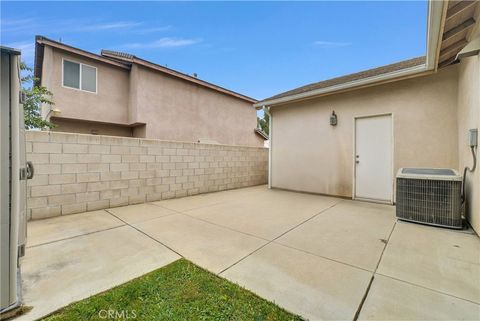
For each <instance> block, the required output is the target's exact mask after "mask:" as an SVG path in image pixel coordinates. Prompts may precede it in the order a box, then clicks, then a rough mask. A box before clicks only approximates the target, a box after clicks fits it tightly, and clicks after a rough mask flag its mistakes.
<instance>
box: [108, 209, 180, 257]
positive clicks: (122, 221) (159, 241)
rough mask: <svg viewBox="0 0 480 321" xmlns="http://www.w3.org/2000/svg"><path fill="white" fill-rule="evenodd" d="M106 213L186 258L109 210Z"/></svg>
mask: <svg viewBox="0 0 480 321" xmlns="http://www.w3.org/2000/svg"><path fill="white" fill-rule="evenodd" d="M105 211H106V212H108V213H109V214H110V215H112V216H114V217H115V218H117V219H119V220H120V221H122V222H123V223H125V225H128V226H130V227H131V228H133V229H134V230H136V231H138V232H140V233H142V234H143V235H145V236H146V237H148V238H149V239H151V240H154V241H155V242H157V243H158V244H161V245H163V246H165V247H166V248H167V249H169V250H170V251H172V252H174V253H176V254H177V255H179V256H180V257H182V258H184V256H183V255H182V254H180V253H179V252H177V251H175V250H174V249H172V248H171V247H170V246H168V245H166V244H164V243H162V242H160V241H159V240H157V239H155V238H153V237H151V236H150V235H148V234H147V233H145V232H143V231H142V230H140V229H138V228H136V227H135V226H133V225H132V224H130V223H128V222H126V221H125V220H122V219H121V218H120V217H118V216H117V215H115V214H113V213H112V212H111V211H110V210H109V209H105ZM125 225H123V226H125Z"/></svg>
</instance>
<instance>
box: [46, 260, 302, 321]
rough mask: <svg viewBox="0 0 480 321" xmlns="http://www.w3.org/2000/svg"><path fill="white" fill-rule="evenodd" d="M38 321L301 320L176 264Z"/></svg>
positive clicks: (186, 263) (208, 275) (180, 262)
mask: <svg viewBox="0 0 480 321" xmlns="http://www.w3.org/2000/svg"><path fill="white" fill-rule="evenodd" d="M108 313H110V315H109V314H108ZM43 320H48V321H56V320H68V321H70V320H72V321H73V320H75V321H81V320H99V321H101V320H135V321H137V320H138V321H148V320H182V321H183V320H236V321H241V320H302V319H301V318H300V317H298V316H296V315H293V314H290V313H289V312H287V311H285V310H283V309H281V308H280V307H278V306H277V305H275V304H273V303H271V302H269V301H267V300H264V299H262V298H260V297H258V296H257V295H255V294H253V293H252V292H250V291H247V290H245V289H244V288H242V287H240V286H238V285H236V284H233V283H231V282H229V281H227V280H225V279H222V278H220V277H218V276H216V275H215V274H212V273H210V272H208V271H206V270H204V269H202V268H200V267H198V266H196V265H194V264H193V263H191V262H189V261H187V260H185V259H180V260H178V261H175V262H173V263H171V264H169V265H167V266H165V267H163V268H160V269H158V270H156V271H153V272H151V273H148V274H145V275H144V276H141V277H139V278H137V279H135V280H132V281H130V282H127V283H125V284H122V285H120V286H118V287H115V288H113V289H111V290H108V291H106V292H103V293H100V294H97V295H95V296H92V297H90V298H88V299H85V300H83V301H79V302H76V303H72V304H71V305H69V306H67V307H65V308H64V309H62V310H60V311H58V312H56V313H54V314H52V315H50V316H48V317H46V318H45V319H43Z"/></svg>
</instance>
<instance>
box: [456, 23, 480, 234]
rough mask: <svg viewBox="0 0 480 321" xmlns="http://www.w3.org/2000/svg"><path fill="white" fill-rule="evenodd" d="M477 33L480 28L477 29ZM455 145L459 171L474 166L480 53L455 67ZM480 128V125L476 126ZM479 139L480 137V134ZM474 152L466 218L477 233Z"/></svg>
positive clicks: (479, 177)
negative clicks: (470, 138)
mask: <svg viewBox="0 0 480 321" xmlns="http://www.w3.org/2000/svg"><path fill="white" fill-rule="evenodd" d="M476 35H477V36H478V35H480V27H478V28H477V30H476ZM458 69H459V71H458V147H459V153H458V155H459V166H458V168H459V170H461V171H463V168H465V167H470V168H471V167H472V166H473V159H472V154H471V150H470V148H469V146H468V135H467V134H468V130H469V129H471V128H479V127H480V56H478V55H477V56H473V57H468V58H464V59H462V61H461V62H460V64H459V66H458ZM479 129H480V128H479ZM479 138H480V137H479ZM478 150H479V148H478V147H477V148H476V153H477V168H476V170H475V172H473V173H470V172H467V175H466V195H467V204H468V206H467V211H466V213H467V218H468V220H469V222H470V224H471V225H472V227H473V228H474V229H475V231H476V232H477V234H480V157H479V155H478Z"/></svg>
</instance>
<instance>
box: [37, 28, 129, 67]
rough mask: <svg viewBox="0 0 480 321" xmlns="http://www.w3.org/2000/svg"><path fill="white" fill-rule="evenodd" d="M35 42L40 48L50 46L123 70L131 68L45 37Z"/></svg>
mask: <svg viewBox="0 0 480 321" xmlns="http://www.w3.org/2000/svg"><path fill="white" fill-rule="evenodd" d="M35 40H36V41H35V42H36V44H38V45H40V46H44V45H48V46H50V47H54V48H58V49H61V50H64V51H67V52H70V53H73V54H77V55H81V56H83V57H87V58H90V59H94V60H97V61H101V62H104V63H106V64H109V65H113V66H116V67H120V68H123V69H130V67H129V66H128V65H126V64H124V63H121V62H117V61H114V60H111V59H108V58H105V57H103V56H100V55H97V54H94V53H91V52H88V51H85V50H82V49H78V48H75V47H72V46H69V45H66V44H63V43H61V42H57V41H53V40H50V39H48V38H45V37H43V36H37V37H36V39H35Z"/></svg>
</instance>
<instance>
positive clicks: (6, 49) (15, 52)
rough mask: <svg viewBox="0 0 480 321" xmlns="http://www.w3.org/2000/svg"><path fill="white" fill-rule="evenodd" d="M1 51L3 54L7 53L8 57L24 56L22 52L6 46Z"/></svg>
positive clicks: (1, 47)
mask: <svg viewBox="0 0 480 321" xmlns="http://www.w3.org/2000/svg"><path fill="white" fill-rule="evenodd" d="M0 51H1V52H2V53H6V54H8V55H13V56H18V55H21V54H22V52H21V51H20V50H18V49H15V48H10V47H6V46H0Z"/></svg>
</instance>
